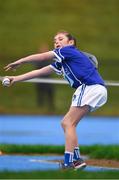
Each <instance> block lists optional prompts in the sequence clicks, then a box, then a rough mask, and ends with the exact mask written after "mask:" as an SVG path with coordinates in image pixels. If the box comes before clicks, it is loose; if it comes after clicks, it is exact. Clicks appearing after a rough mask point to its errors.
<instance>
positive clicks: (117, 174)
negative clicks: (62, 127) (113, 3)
mask: <svg viewBox="0 0 119 180" xmlns="http://www.w3.org/2000/svg"><path fill="white" fill-rule="evenodd" d="M0 178H1V179H6V178H7V179H22V178H23V179H118V178H119V171H107V172H84V171H75V172H74V171H73V172H71V171H68V172H65V171H64V172H63V171H30V172H7V171H5V172H0Z"/></svg>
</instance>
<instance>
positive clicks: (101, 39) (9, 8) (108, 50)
mask: <svg viewBox="0 0 119 180" xmlns="http://www.w3.org/2000/svg"><path fill="white" fill-rule="evenodd" d="M1 2H2V3H0V17H1V28H0V42H1V43H0V58H1V63H0V70H1V75H2V76H3V75H16V74H21V73H24V72H27V71H29V70H32V69H34V65H33V66H32V65H25V66H24V67H22V68H20V69H19V70H18V71H16V72H8V73H6V72H4V70H3V67H4V66H5V65H6V64H7V63H8V62H11V61H14V60H16V59H18V58H20V57H23V56H26V55H29V54H32V53H37V52H38V51H39V48H40V46H41V45H42V44H43V43H47V44H48V46H49V48H50V49H52V48H53V46H52V38H53V36H54V34H55V33H56V32H57V31H58V30H60V29H66V30H68V31H70V32H72V33H73V34H74V36H76V37H77V39H78V44H77V45H78V47H79V48H80V49H81V50H84V51H87V52H91V53H93V54H95V55H96V56H97V58H98V59H99V72H100V73H101V75H102V76H103V78H104V79H105V80H118V76H117V74H118V66H119V60H118V57H119V56H118V48H119V36H118V32H119V23H118V17H119V11H118V6H119V1H118V0H105V1H103V0H90V1H89V0H83V1H82V0H74V1H71V0H69V1H67V0H50V1H47V0H44V1H42V0H31V1H28V0H20V1H19V0H12V1H9V0H5V1H2V0H1ZM53 77H56V76H53ZM53 89H54V105H55V109H54V108H53V109H51V107H48V106H47V105H46V106H42V105H41V106H38V105H37V94H36V87H35V84H22V83H19V84H17V85H15V86H14V87H11V88H9V89H7V88H3V87H2V86H0V91H1V93H0V99H1V102H2V103H1V104H0V113H2V114H29V113H31V114H64V113H65V112H66V111H67V109H68V107H69V105H70V101H71V96H72V92H73V90H71V88H69V87H68V86H63V85H58V86H56V85H54V86H53ZM108 89H109V100H108V103H107V104H106V105H105V106H104V107H103V108H101V109H100V110H98V111H96V112H95V113H94V115H112V116H116V115H119V112H118V109H119V101H118V98H117V96H118V87H109V88H108ZM39 93H42V92H39ZM29 97H30V98H29ZM46 104H47V103H46Z"/></svg>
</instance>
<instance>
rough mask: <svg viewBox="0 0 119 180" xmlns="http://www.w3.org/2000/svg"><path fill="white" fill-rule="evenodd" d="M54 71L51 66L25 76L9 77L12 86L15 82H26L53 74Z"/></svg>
mask: <svg viewBox="0 0 119 180" xmlns="http://www.w3.org/2000/svg"><path fill="white" fill-rule="evenodd" d="M53 72H54V70H53V69H52V68H51V67H50V65H48V66H45V67H43V68H41V69H37V70H33V71H30V72H28V73H25V74H21V75H18V76H7V77H8V78H9V79H10V85H12V84H14V83H15V82H20V81H25V80H29V79H32V78H36V77H40V76H44V75H49V74H51V73H53Z"/></svg>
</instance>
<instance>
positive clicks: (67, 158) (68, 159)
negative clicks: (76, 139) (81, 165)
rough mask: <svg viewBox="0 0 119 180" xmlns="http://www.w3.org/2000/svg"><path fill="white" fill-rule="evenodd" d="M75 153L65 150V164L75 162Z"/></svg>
mask: <svg viewBox="0 0 119 180" xmlns="http://www.w3.org/2000/svg"><path fill="white" fill-rule="evenodd" d="M73 156H74V153H72V152H68V151H65V154H64V165H65V166H69V165H70V164H71V163H72V162H73Z"/></svg>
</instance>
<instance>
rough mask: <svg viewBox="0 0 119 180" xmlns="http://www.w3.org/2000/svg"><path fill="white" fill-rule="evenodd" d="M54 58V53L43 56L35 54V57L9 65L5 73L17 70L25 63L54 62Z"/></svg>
mask: <svg viewBox="0 0 119 180" xmlns="http://www.w3.org/2000/svg"><path fill="white" fill-rule="evenodd" d="M53 58H54V53H53V52H52V51H48V52H45V53H41V54H33V55H30V56H27V57H24V58H21V59H19V60H17V61H15V62H13V63H10V64H8V65H7V66H5V67H4V69H5V71H8V70H15V69H16V68H18V67H19V66H20V65H21V64H24V63H33V62H41V61H47V60H52V59H53Z"/></svg>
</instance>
